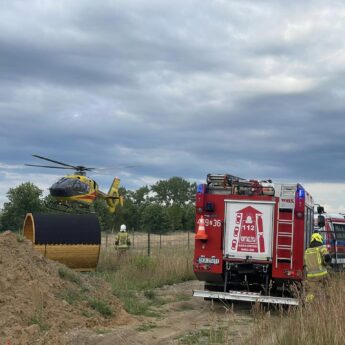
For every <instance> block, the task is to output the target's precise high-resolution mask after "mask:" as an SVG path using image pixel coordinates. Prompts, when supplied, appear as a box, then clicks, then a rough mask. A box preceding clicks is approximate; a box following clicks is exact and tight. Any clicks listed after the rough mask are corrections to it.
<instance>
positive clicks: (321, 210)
mask: <svg viewBox="0 0 345 345" xmlns="http://www.w3.org/2000/svg"><path fill="white" fill-rule="evenodd" d="M317 213H318V214H322V213H325V209H324V207H323V206H320V205H319V206H318V207H317Z"/></svg>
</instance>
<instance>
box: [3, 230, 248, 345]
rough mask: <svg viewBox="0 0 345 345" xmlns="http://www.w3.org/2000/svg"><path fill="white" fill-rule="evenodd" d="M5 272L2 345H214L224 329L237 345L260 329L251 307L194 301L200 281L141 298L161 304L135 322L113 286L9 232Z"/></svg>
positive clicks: (161, 290) (157, 290)
mask: <svg viewBox="0 0 345 345" xmlns="http://www.w3.org/2000/svg"><path fill="white" fill-rule="evenodd" d="M0 270H1V274H0V344H1V345H2V344H11V345H17V344H18V345H19V344H20V345H35V344H36V345H45V344H47V345H96V344H97V345H113V344H119V345H121V344H140V345H146V344H152V345H158V344H208V343H209V339H210V336H211V337H212V336H214V337H215V336H216V335H217V329H219V328H222V329H223V330H222V331H221V334H222V336H223V337H224V336H225V337H226V338H227V339H228V340H231V343H232V344H235V345H236V344H240V343H241V340H242V339H244V338H246V337H247V336H248V335H249V334H250V331H251V326H252V324H253V318H252V316H251V314H250V312H249V311H250V307H249V305H237V306H236V307H235V308H234V309H232V307H231V306H230V305H225V304H220V303H216V304H214V303H212V302H210V301H204V300H203V299H200V298H196V297H192V291H193V289H202V288H203V286H202V283H200V282H198V281H191V282H185V283H182V284H176V285H172V286H165V287H163V288H160V289H155V290H154V291H153V292H152V295H151V296H144V295H143V296H139V297H140V298H142V299H151V300H152V299H154V302H155V303H151V304H152V306H151V307H150V312H151V315H153V316H150V317H148V316H136V317H134V316H131V315H128V314H127V313H126V312H125V311H124V309H123V308H122V305H121V303H120V301H119V300H118V299H117V298H116V297H115V296H114V295H113V294H112V291H111V288H110V286H109V285H108V284H107V283H106V282H105V281H103V280H101V279H95V278H93V277H91V276H88V275H82V274H78V273H75V272H74V271H72V270H69V269H68V268H67V267H66V266H64V265H61V264H59V263H57V262H53V261H51V260H48V259H46V258H44V257H43V256H42V255H41V254H40V253H37V252H35V251H34V249H33V247H32V244H31V242H29V241H27V240H25V239H22V238H18V237H17V236H16V235H15V234H13V233H11V232H9V231H8V232H5V233H2V234H0ZM95 301H102V302H103V303H104V305H106V306H107V307H109V308H110V309H111V311H112V314H111V315H104V314H103V313H101V312H100V311H99V310H98V308H95V306H94V302H95ZM195 339H197V341H198V342H196V341H195ZM213 343H215V342H213Z"/></svg>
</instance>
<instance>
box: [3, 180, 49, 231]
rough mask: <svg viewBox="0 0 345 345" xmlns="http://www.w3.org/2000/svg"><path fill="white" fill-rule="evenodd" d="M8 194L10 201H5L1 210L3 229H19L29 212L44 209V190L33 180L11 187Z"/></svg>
mask: <svg viewBox="0 0 345 345" xmlns="http://www.w3.org/2000/svg"><path fill="white" fill-rule="evenodd" d="M6 196H7V198H8V202H5V203H4V207H3V209H2V212H1V222H0V223H1V230H14V231H17V230H18V229H21V228H22V226H23V222H24V218H25V215H26V214H27V213H33V212H42V211H43V210H44V206H43V201H42V200H41V197H42V190H41V189H39V188H38V187H36V186H35V185H34V184H33V183H31V182H26V183H22V184H21V185H19V186H18V187H15V188H10V189H9V191H8V192H7V194H6Z"/></svg>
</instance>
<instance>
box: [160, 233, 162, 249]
mask: <svg viewBox="0 0 345 345" xmlns="http://www.w3.org/2000/svg"><path fill="white" fill-rule="evenodd" d="M159 249H162V234H159Z"/></svg>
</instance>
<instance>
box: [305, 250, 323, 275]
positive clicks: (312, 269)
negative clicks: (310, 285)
mask: <svg viewBox="0 0 345 345" xmlns="http://www.w3.org/2000/svg"><path fill="white" fill-rule="evenodd" d="M326 254H328V251H327V248H326V247H325V246H319V247H314V248H308V249H307V250H306V251H305V254H304V262H305V265H306V267H307V279H310V278H312V279H313V278H323V277H325V276H326V275H327V274H328V272H327V267H326V265H325V261H324V255H326Z"/></svg>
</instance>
